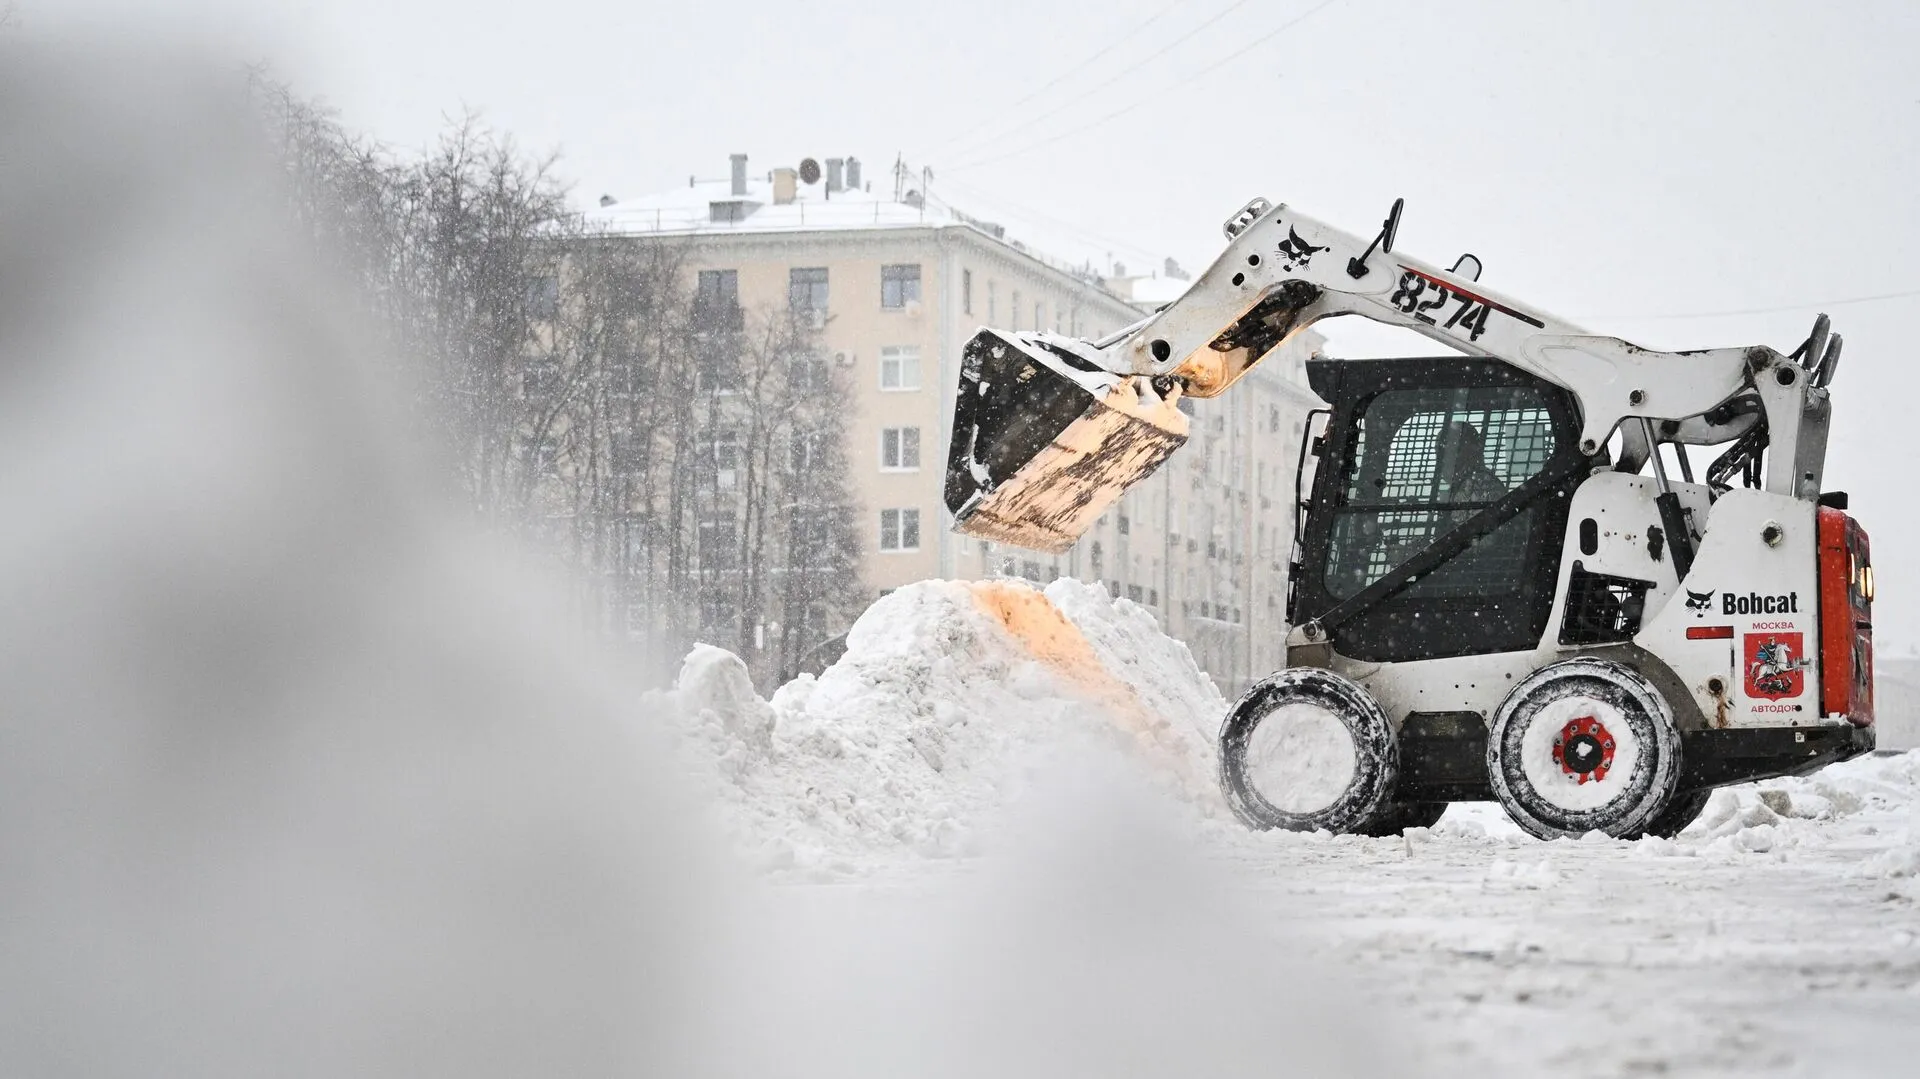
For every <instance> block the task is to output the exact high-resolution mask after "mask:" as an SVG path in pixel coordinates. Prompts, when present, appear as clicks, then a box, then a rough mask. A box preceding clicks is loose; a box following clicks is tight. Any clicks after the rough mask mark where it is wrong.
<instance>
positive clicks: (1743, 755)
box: [945, 199, 1874, 838]
mask: <svg viewBox="0 0 1920 1079" xmlns="http://www.w3.org/2000/svg"><path fill="white" fill-rule="evenodd" d="M1399 217H1400V204H1399V203H1397V202H1396V203H1395V205H1394V208H1393V212H1392V213H1391V214H1390V215H1389V216H1388V218H1387V220H1386V222H1385V223H1384V224H1383V225H1382V227H1381V229H1380V230H1379V232H1378V233H1377V234H1376V235H1375V236H1374V237H1373V238H1372V240H1371V242H1368V241H1367V240H1363V239H1361V238H1360V237H1358V236H1354V235H1351V234H1348V233H1346V232H1342V231H1340V230H1338V229H1335V228H1332V227H1330V226H1328V225H1326V224H1323V223H1321V222H1319V221H1316V220H1314V219H1312V218H1310V217H1307V216H1304V215H1302V214H1300V213H1298V212H1296V211H1294V210H1292V209H1289V208H1288V207H1286V206H1275V205H1271V204H1269V203H1268V202H1266V201H1265V200H1263V199H1256V200H1254V201H1253V202H1251V203H1249V204H1248V205H1247V206H1246V207H1245V208H1243V209H1242V210H1241V211H1240V212H1239V213H1237V214H1235V215H1234V216H1233V217H1231V218H1230V219H1228V221H1227V222H1226V225H1225V232H1226V234H1227V238H1228V244H1227V247H1226V250H1225V251H1224V252H1223V253H1222V254H1221V255H1220V257H1219V258H1218V259H1217V260H1216V261H1215V262H1214V263H1213V265H1212V266H1211V267H1210V268H1209V269H1208V270H1207V271H1206V272H1205V273H1204V274H1202V275H1201V276H1200V277H1199V278H1198V279H1197V280H1196V281H1195V282H1194V284H1193V285H1192V286H1191V288H1190V289H1189V290H1188V291H1187V293H1186V294H1185V295H1184V296H1182V297H1181V298H1180V299H1179V300H1177V301H1175V302H1174V303H1172V304H1170V305H1168V306H1166V307H1164V308H1162V309H1161V310H1160V311H1158V312H1157V313H1155V314H1153V315H1151V316H1149V317H1147V318H1145V319H1143V320H1142V321H1140V322H1139V323H1137V324H1135V325H1133V326H1131V327H1128V328H1127V329H1125V330H1122V331H1120V332H1119V333H1117V334H1114V335H1112V336H1111V337H1108V338H1106V339H1103V340H1099V341H1081V340H1074V339H1070V338H1067V337H1062V336H1060V335H1056V334H1049V333H1045V332H1022V333H1003V332H1001V331H997V330H993V329H982V330H980V331H979V332H978V333H977V334H976V335H975V337H974V338H973V339H972V340H971V341H970V342H969V343H968V345H967V346H966V348H965V350H964V352H963V356H962V365H961V371H960V380H959V386H958V395H957V397H956V401H955V412H954V425H953V438H952V444H951V448H950V451H949V457H948V469H947V477H946V490H945V499H946V503H947V507H948V509H949V510H950V511H951V512H952V514H953V517H954V528H955V529H956V530H957V531H959V532H961V533H963V534H967V535H972V536H976V537H981V538H984V539H989V540H995V541H1000V542H1005V543H1009V544H1013V545H1017V546H1023V547H1030V548H1037V549H1040V550H1047V551H1060V550H1064V549H1065V548H1067V547H1068V546H1071V545H1072V544H1073V542H1074V541H1075V539H1076V538H1077V537H1079V536H1080V535H1081V534H1082V533H1083V532H1084V531H1086V529H1087V528H1088V527H1089V525H1090V524H1091V523H1092V522H1093V521H1094V520H1095V519H1096V518H1098V517H1099V516H1100V514H1101V513H1102V512H1104V511H1105V509H1106V508H1107V507H1108V506H1109V505H1110V504H1111V503H1112V502H1113V501H1114V499H1115V498H1117V497H1118V496H1119V494H1120V493H1121V492H1122V491H1124V490H1125V489H1126V488H1127V487H1128V486H1129V485H1131V484H1133V483H1135V482H1137V481H1138V480H1140V479H1142V478H1144V477H1145V476H1147V475H1148V474H1150V473H1151V472H1152V471H1153V470H1154V469H1155V468H1157V467H1158V466H1159V465H1160V464H1161V462H1163V461H1165V460H1166V459H1167V457H1168V456H1169V455H1170V454H1172V453H1173V452H1174V451H1175V450H1177V449H1178V448H1179V447H1180V446H1181V444H1182V443H1183V442H1184V441H1185V439H1186V434H1187V415H1186V412H1185V411H1184V409H1183V407H1182V403H1181V400H1182V398H1183V397H1191V398H1208V397H1213V396H1216V395H1218V394H1220V393H1223V392H1225V391H1226V390H1228V389H1229V388H1230V387H1231V386H1232V385H1233V384H1234V382H1235V381H1236V380H1237V379H1239V378H1240V377H1241V376H1242V375H1244V374H1245V373H1246V372H1247V370H1248V369H1249V368H1251V367H1252V366H1253V365H1254V364H1256V363H1260V362H1262V361H1263V360H1265V361H1266V362H1269V363H1276V364H1291V365H1293V367H1294V368H1295V369H1294V370H1289V371H1284V372H1281V373H1282V375H1283V376H1285V377H1284V378H1283V379H1281V380H1280V381H1282V382H1284V383H1285V384H1286V385H1288V386H1291V387H1293V389H1292V391H1291V393H1292V397H1291V407H1292V408H1293V409H1294V410H1295V415H1294V417H1293V420H1294V424H1293V429H1294V431H1295V432H1296V433H1297V435H1298V437H1299V438H1300V444H1299V452H1298V457H1297V466H1296V467H1295V468H1294V473H1295V480H1296V487H1295V492H1296V493H1295V496H1294V499H1293V502H1294V504H1295V505H1297V507H1298V513H1297V517H1296V522H1295V525H1296V528H1295V535H1294V541H1293V545H1292V551H1293V555H1292V558H1291V560H1290V566H1289V570H1288V572H1289V575H1290V576H1289V580H1288V581H1287V596H1288V603H1287V624H1288V626H1289V627H1290V629H1289V631H1288V636H1287V652H1286V655H1287V666H1286V668H1285V669H1283V670H1281V671H1278V672H1276V673H1274V674H1272V675H1271V676H1269V677H1267V678H1265V679H1263V680H1261V681H1260V682H1258V683H1257V684H1255V685H1254V686H1253V688H1252V689H1250V690H1249V691H1248V692H1247V693H1246V694H1245V696H1243V697H1242V698H1241V699H1240V700H1239V701H1238V702H1236V703H1235V704H1234V705H1233V707H1232V709H1231V710H1230V711H1229V713H1228V715H1227V716H1226V717H1225V720H1224V723H1223V726H1222V728H1221V732H1220V745H1219V749H1220V770H1221V776H1220V778H1221V784H1222V787H1223V789H1224V791H1225V794H1226V796H1227V799H1228V801H1229V802H1230V804H1231V805H1232V806H1233V808H1234V810H1235V812H1236V813H1237V814H1238V815H1239V816H1240V817H1241V819H1243V820H1244V821H1245V822H1246V823H1247V824H1249V825H1250V826H1252V827H1255V828H1276V827H1277V828H1288V829H1299V830H1307V829H1328V830H1332V831H1336V832H1339V831H1347V832H1362V833H1373V834H1381V833H1386V832H1392V831H1397V830H1399V829H1402V828H1405V827H1408V826H1413V825H1421V824H1430V823H1432V822H1433V821H1434V820H1435V819H1437V818H1438V817H1439V815H1440V813H1441V812H1442V811H1443V810H1444V809H1445V807H1446V804H1447V803H1449V802H1454V801H1466V800H1484V799H1489V798H1491V799H1496V800H1498V801H1499V802H1500V803H1501V805H1502V806H1504V807H1505V809H1506V811H1507V812H1508V813H1509V814H1510V815H1511V816H1512V818H1513V819H1514V821H1515V822H1516V823H1518V824H1519V825H1520V826H1521V827H1522V828H1524V829H1526V830H1527V831H1528V832H1530V833H1532V834H1534V835H1536V836H1540V837H1543V838H1547V837H1553V836H1562V835H1578V834H1582V833H1585V832H1588V831H1593V830H1598V831H1601V832H1604V833H1606V834H1608V835H1613V836H1623V837H1630V836H1637V835H1643V834H1659V835H1671V834H1672V833H1674V832H1677V831H1678V830H1679V829H1680V828H1682V827H1684V826H1685V825H1686V824H1687V823H1688V822H1690V821H1691V820H1692V819H1693V818H1694V817H1696V816H1697V815H1698V814H1699V813H1700V811H1701V809H1702V807H1703V806H1704V805H1705V803H1706V799H1707V795H1708V793H1709V792H1710V791H1711V789H1712V788H1714V787H1716V786H1720V785H1724V784H1728V783H1736V782H1741V781H1746V780H1752V779H1758V778H1765V777H1770V776H1778V775H1789V774H1802V773H1805V772H1808V771H1811V770H1813V769H1816V768H1819V767H1821V766H1823V765H1824V764H1827V763H1830V762H1833V761H1836V760H1842V759H1845V758H1848V757H1852V756H1855V755H1857V754H1860V753H1863V752H1866V751H1867V750H1869V749H1871V748H1872V747H1873V744H1874V732H1873V630H1872V618H1871V615H1872V610H1871V608H1872V601H1873V592H1874V588H1873V568H1872V565H1871V563H1870V560H1869V549H1868V542H1867V535H1866V533H1865V532H1864V531H1863V530H1862V529H1861V527H1860V525H1859V524H1858V523H1857V522H1855V521H1854V519H1853V518H1852V517H1850V516H1849V515H1848V514H1847V512H1846V510H1847V499H1846V496H1845V495H1844V494H1841V493H1837V492H1832V493H1830V492H1825V491H1823V489H1822V486H1821V480H1822V470H1823V464H1824V459H1825V455H1826V442H1827V429H1828V420H1829V416H1830V400H1831V398H1830V394H1831V390H1830V384H1831V383H1832V381H1833V377H1834V374H1835V372H1836V370H1837V368H1838V364H1839V360H1840V353H1841V339H1840V336H1839V335H1838V334H1832V333H1829V324H1828V321H1827V319H1826V317H1825V316H1824V315H1823V316H1821V317H1820V318H1819V319H1818V320H1816V322H1815V325H1814V329H1813V332H1812V334H1811V335H1810V336H1809V337H1808V339H1807V340H1806V341H1805V342H1804V343H1803V344H1801V345H1800V347H1799V348H1797V349H1796V350H1794V351H1793V352H1792V353H1791V354H1788V355H1783V354H1781V353H1780V352H1777V351H1775V350H1774V349H1772V348H1768V347H1766V346H1752V347H1746V348H1722V349H1710V350H1705V351H1697V352H1682V353H1668V352H1658V351H1654V350H1651V349H1646V348H1641V347H1639V346H1637V345H1633V344H1630V343H1628V342H1626V341H1623V340H1620V339H1618V338H1612V337H1601V336H1594V335H1591V334H1588V333H1585V332H1583V331H1582V330H1580V329H1579V328H1577V327H1575V326H1572V325H1570V324H1568V323H1566V322H1563V321H1561V320H1559V319H1556V318H1554V317H1553V316H1551V315H1549V314H1547V313H1546V312H1544V311H1541V310H1539V309H1537V308H1535V307H1532V306H1531V305H1528V304H1525V303H1522V302H1520V301H1518V300H1513V299H1509V298H1507V297H1504V296H1501V295H1500V294H1498V293H1496V292H1494V291H1492V290H1490V289H1486V288H1483V287H1481V286H1480V285H1479V283H1478V281H1477V278H1478V265H1479V264H1478V260H1477V259H1472V256H1465V257H1463V259H1462V260H1461V262H1460V263H1456V264H1455V267H1454V269H1453V270H1442V269H1440V268H1438V267H1437V266H1433V265H1429V264H1427V263H1424V262H1421V261H1419V260H1417V259H1412V258H1408V257H1405V256H1403V255H1401V254H1399V253H1397V252H1395V251H1394V249H1393V247H1394V239H1395V234H1396V232H1397V229H1398V223H1399ZM1468 260H1471V265H1472V267H1473V269H1472V270H1471V272H1467V271H1463V266H1464V265H1466V264H1467V263H1468ZM1337 315H1357V316H1360V317H1364V318H1368V319H1372V320H1375V321H1377V322H1381V323H1385V324H1388V325H1393V326H1400V327H1405V328H1408V329H1412V330H1415V331H1417V332H1419V333H1421V334H1424V335H1426V336H1427V337H1429V338H1432V339H1435V340H1438V341H1440V342H1443V343H1445V344H1447V345H1449V346H1451V347H1452V349H1453V350H1454V354H1453V355H1450V356H1446V357H1441V358H1405V359H1379V360H1339V359H1322V358H1317V357H1316V358H1313V359H1310V360H1306V361H1300V360H1298V359H1282V358H1281V357H1283V356H1284V357H1290V356H1291V355H1292V351H1291V350H1286V351H1280V350H1278V349H1277V346H1279V345H1280V344H1281V343H1282V342H1284V341H1285V340H1286V339H1287V338H1288V337H1289V335H1291V334H1294V333H1296V332H1298V331H1300V330H1301V329H1303V328H1304V327H1306V326H1308V325H1310V324H1312V323H1313V322H1315V321H1316V320H1319V319H1323V318H1327V317H1330V316H1337ZM1301 366H1304V371H1302V370H1299V369H1298V368H1299V367H1301ZM1186 407H1187V408H1191V407H1192V406H1191V405H1188V406H1186ZM1690 446H1693V447H1718V448H1719V449H1718V451H1717V458H1716V459H1715V460H1714V462H1713V463H1712V464H1711V465H1710V466H1709V467H1707V468H1706V470H1705V472H1704V475H1702V476H1701V477H1700V479H1699V480H1696V479H1695V476H1694V471H1693V467H1692V461H1691V459H1690V457H1689V456H1688V453H1687V447H1690ZM1289 456H1292V454H1289ZM1669 457H1671V458H1672V464H1673V465H1675V466H1677V471H1678V476H1677V477H1675V476H1674V475H1673V471H1674V470H1671V469H1670V468H1669V463H1668V458H1669ZM1295 463H1296V462H1295V461H1291V460H1290V461H1288V462H1287V464H1288V465H1295Z"/></svg>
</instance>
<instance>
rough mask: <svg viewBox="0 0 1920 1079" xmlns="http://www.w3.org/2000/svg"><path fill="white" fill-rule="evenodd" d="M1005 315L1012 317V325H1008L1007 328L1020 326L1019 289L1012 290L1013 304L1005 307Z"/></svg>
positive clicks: (1015, 328)
mask: <svg viewBox="0 0 1920 1079" xmlns="http://www.w3.org/2000/svg"><path fill="white" fill-rule="evenodd" d="M1007 315H1008V317H1009V318H1011V319H1013V325H1011V326H1008V327H1007V329H1009V330H1017V329H1019V328H1020V290H1019V289H1014V290H1013V305H1012V306H1011V307H1010V308H1008V309H1007Z"/></svg>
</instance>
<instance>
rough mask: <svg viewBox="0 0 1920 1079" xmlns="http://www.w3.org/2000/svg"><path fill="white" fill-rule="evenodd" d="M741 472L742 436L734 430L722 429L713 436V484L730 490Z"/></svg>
mask: <svg viewBox="0 0 1920 1079" xmlns="http://www.w3.org/2000/svg"><path fill="white" fill-rule="evenodd" d="M739 474H740V436H739V435H737V434H735V433H734V432H732V431H721V432H719V433H718V434H716V435H714V437H713V486H714V488H715V489H716V490H721V491H730V490H732V489H733V486H734V480H735V478H736V477H737V476H738V475H739Z"/></svg>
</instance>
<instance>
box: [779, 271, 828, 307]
mask: <svg viewBox="0 0 1920 1079" xmlns="http://www.w3.org/2000/svg"><path fill="white" fill-rule="evenodd" d="M787 304H788V306H790V307H792V308H793V309H794V310H795V311H825V310H826V309H827V268H826V267H825V266H796V267H794V268H793V269H791V270H788V271H787Z"/></svg>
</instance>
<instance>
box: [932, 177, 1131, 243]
mask: <svg viewBox="0 0 1920 1079" xmlns="http://www.w3.org/2000/svg"><path fill="white" fill-rule="evenodd" d="M940 184H941V186H943V187H955V188H959V189H960V191H961V192H962V193H963V194H966V193H971V195H972V196H973V197H976V198H978V199H979V200H980V201H981V202H984V203H986V204H987V205H989V206H998V207H1000V208H1001V209H1003V210H1012V211H1014V212H1015V213H1016V214H1019V215H1022V216H1025V217H1028V218H1031V219H1034V220H1037V221H1041V222H1044V223H1046V224H1049V225H1053V226H1054V227H1056V228H1058V229H1061V230H1062V231H1065V232H1067V233H1069V234H1071V235H1073V236H1075V237H1077V238H1079V239H1081V240H1091V241H1093V242H1095V243H1098V244H1099V245H1100V246H1102V247H1109V248H1114V249H1116V250H1120V251H1128V252H1132V253H1134V254H1137V255H1142V256H1145V257H1146V258H1148V259H1159V258H1161V257H1162V256H1161V255H1159V254H1156V253H1154V252H1153V251H1151V250H1149V249H1147V248H1145V247H1141V246H1140V245H1139V244H1137V243H1133V242H1131V241H1128V240H1119V239H1115V238H1114V237H1111V236H1102V235H1101V234H1099V233H1097V232H1091V231H1089V230H1088V229H1087V228H1086V227H1084V226H1081V225H1076V224H1074V223H1073V222H1071V221H1066V220H1063V219H1061V218H1058V217H1054V216H1052V215H1050V214H1046V213H1043V212H1041V211H1039V210H1036V209H1034V208H1032V207H1031V206H1025V205H1022V204H1020V203H1017V202H1013V201H1012V200H1010V199H1007V198H1004V197H1002V196H999V195H996V194H994V193H992V192H990V191H984V190H981V189H980V188H977V187H974V186H972V185H970V184H959V183H954V182H952V181H950V180H942V181H940Z"/></svg>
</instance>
